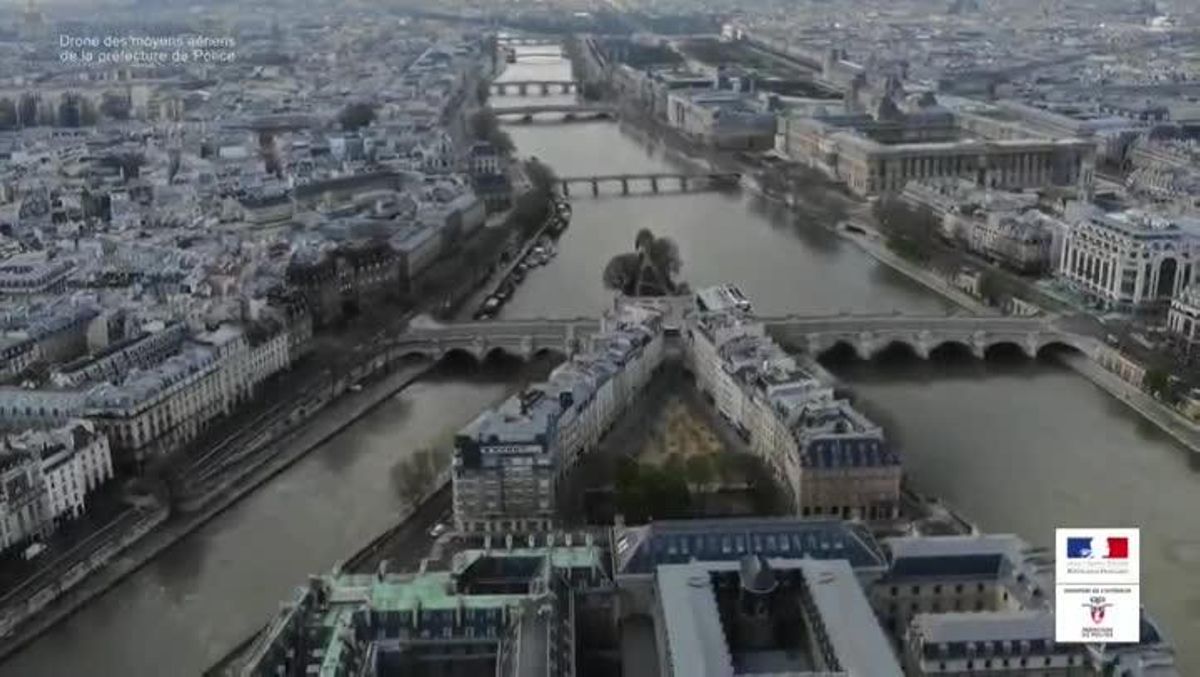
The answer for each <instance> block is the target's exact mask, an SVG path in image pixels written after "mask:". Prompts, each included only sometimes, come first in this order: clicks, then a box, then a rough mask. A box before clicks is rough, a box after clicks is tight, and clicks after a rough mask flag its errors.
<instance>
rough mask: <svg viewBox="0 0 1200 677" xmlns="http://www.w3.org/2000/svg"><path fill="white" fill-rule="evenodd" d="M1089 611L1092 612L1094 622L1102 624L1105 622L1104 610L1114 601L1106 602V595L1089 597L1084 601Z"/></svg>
mask: <svg viewBox="0 0 1200 677" xmlns="http://www.w3.org/2000/svg"><path fill="white" fill-rule="evenodd" d="M1083 606H1085V607H1087V609H1088V611H1089V612H1091V614H1092V623H1095V624H1096V625H1100V624H1101V623H1103V622H1104V610H1105V609H1107V608H1108V607H1110V606H1112V602H1106V601H1105V598H1104V596H1102V595H1097V596H1095V597H1092V598H1090V599H1088V601H1086V602H1084V603H1083Z"/></svg>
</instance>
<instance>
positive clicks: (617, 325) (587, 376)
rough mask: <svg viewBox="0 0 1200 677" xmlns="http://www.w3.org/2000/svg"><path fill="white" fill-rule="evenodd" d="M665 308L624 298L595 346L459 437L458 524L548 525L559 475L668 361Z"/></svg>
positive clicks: (481, 527)
mask: <svg viewBox="0 0 1200 677" xmlns="http://www.w3.org/2000/svg"><path fill="white" fill-rule="evenodd" d="M662 342H663V328H662V317H661V314H660V313H659V312H658V311H656V310H653V309H651V308H647V307H641V306H638V305H637V304H627V305H625V306H622V307H620V308H617V309H614V310H613V311H611V312H610V313H609V314H607V315H606V317H605V319H604V320H603V322H602V326H601V331H600V333H599V334H597V335H596V336H594V337H593V338H592V341H591V345H590V346H589V347H588V348H587V349H586V350H584V351H581V353H580V354H578V355H574V356H572V357H571V358H570V359H569V360H568V361H567V362H566V363H564V364H563V365H561V366H559V367H558V368H557V369H556V370H555V371H554V372H553V373H552V374H551V375H550V378H549V379H548V380H547V381H546V382H544V383H540V384H537V385H533V386H530V387H529V388H527V389H525V390H524V391H522V392H521V393H519V394H517V395H515V396H513V397H511V398H509V399H508V400H506V401H505V402H504V403H502V404H501V405H500V406H499V407H496V408H495V409H491V410H488V411H485V412H483V413H482V414H480V415H479V416H478V417H476V419H475V420H474V421H472V422H471V423H470V424H468V425H467V426H466V427H464V428H463V429H462V430H460V431H459V433H458V434H457V435H456V436H455V440H454V446H455V450H454V464H453V471H452V472H453V483H454V518H455V523H456V525H457V527H458V529H459V530H461V531H507V530H510V529H512V530H533V531H545V530H548V529H550V528H551V527H552V525H553V524H554V515H555V511H556V508H557V502H558V495H557V490H558V483H559V481H560V480H561V479H562V477H563V476H564V475H565V474H566V473H567V471H569V470H570V468H571V466H572V465H573V464H574V463H575V461H576V460H577V459H578V458H579V456H580V455H581V454H584V453H586V452H587V451H589V450H591V449H592V448H593V447H594V446H595V445H596V443H597V442H598V441H599V440H600V438H601V436H602V435H603V434H604V432H605V431H607V430H608V428H609V427H611V425H612V424H613V422H614V421H615V420H616V417H617V416H619V415H620V414H621V413H622V412H624V410H625V409H626V408H627V407H628V406H629V405H630V403H631V402H632V401H633V400H634V399H635V398H636V397H637V395H638V394H639V393H640V392H641V390H642V388H643V387H644V386H645V384H646V382H647V381H648V380H649V378H650V376H651V374H652V373H653V371H654V370H655V369H656V368H657V367H658V365H659V364H660V363H661V362H662V349H663V347H662Z"/></svg>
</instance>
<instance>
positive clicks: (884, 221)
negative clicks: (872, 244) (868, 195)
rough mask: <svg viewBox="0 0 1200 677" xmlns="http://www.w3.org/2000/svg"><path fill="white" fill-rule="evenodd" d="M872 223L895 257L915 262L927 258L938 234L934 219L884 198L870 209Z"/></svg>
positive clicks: (898, 200) (930, 214)
mask: <svg viewBox="0 0 1200 677" xmlns="http://www.w3.org/2000/svg"><path fill="white" fill-rule="evenodd" d="M873 211H874V214H875V219H876V221H878V223H879V227H880V229H881V230H883V232H884V234H885V235H886V236H887V241H888V246H889V247H891V248H892V249H893V250H894V251H895V252H896V253H898V254H900V255H901V256H904V257H906V258H910V259H913V260H917V261H925V260H927V259H928V258H929V255H930V252H931V250H932V247H933V239H934V236H935V235H936V233H937V218H936V217H934V216H933V214H932V213H930V212H928V211H926V210H919V209H915V208H913V207H910V206H909V205H908V203H906V202H904V201H902V200H900V199H898V198H895V197H888V198H884V199H882V200H880V201H878V202H876V203H875V206H874V207H873Z"/></svg>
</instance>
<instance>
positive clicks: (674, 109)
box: [667, 90, 775, 150]
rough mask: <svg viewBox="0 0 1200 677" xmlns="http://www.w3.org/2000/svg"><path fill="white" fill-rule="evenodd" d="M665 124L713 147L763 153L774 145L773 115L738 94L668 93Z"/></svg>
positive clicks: (682, 91) (701, 91) (721, 92)
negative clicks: (762, 151) (760, 151)
mask: <svg viewBox="0 0 1200 677" xmlns="http://www.w3.org/2000/svg"><path fill="white" fill-rule="evenodd" d="M667 122H669V123H670V124H671V126H672V127H675V128H676V129H679V130H680V131H682V132H683V133H684V134H686V135H688V136H690V137H692V138H693V139H695V140H697V141H699V142H700V143H703V144H706V145H710V146H714V147H716V148H727V149H743V150H764V149H769V148H771V147H772V145H773V144H774V143H775V115H774V114H773V113H770V112H768V111H765V110H763V109H762V108H761V106H759V105H757V102H756V101H755V100H754V99H753V98H751V97H749V96H748V95H746V94H744V93H742V92H735V91H728V90H678V91H672V92H670V93H669V94H668V96H667Z"/></svg>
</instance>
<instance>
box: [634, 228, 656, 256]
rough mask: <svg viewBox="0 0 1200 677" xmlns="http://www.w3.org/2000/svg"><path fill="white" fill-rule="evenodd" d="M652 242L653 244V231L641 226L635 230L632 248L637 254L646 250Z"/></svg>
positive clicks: (648, 249)
mask: <svg viewBox="0 0 1200 677" xmlns="http://www.w3.org/2000/svg"><path fill="white" fill-rule="evenodd" d="M652 244H654V233H652V232H650V229H649V228H643V229H641V230H639V231H638V232H637V236H636V237H634V239H633V250H634V251H636V252H638V253H639V254H641V253H642V252H648V251H650V245H652Z"/></svg>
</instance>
